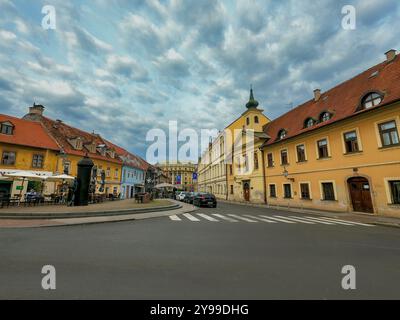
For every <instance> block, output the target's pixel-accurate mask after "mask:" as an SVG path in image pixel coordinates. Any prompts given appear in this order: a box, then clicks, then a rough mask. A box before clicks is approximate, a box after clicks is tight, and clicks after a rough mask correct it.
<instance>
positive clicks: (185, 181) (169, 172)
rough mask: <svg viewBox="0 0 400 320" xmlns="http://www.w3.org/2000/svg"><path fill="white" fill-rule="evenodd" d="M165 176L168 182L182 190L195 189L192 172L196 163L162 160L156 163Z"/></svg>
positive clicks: (194, 170) (195, 184)
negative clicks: (162, 161)
mask: <svg viewBox="0 0 400 320" xmlns="http://www.w3.org/2000/svg"><path fill="white" fill-rule="evenodd" d="M156 167H158V168H160V169H161V170H162V172H163V173H164V175H165V176H167V179H168V182H169V183H170V184H173V185H175V186H176V188H177V189H180V190H184V191H197V190H195V187H196V186H197V183H195V181H193V174H194V173H195V172H196V165H195V164H193V163H190V162H189V163H182V162H179V161H177V162H164V163H161V164H156Z"/></svg>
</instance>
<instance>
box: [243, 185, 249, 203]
mask: <svg viewBox="0 0 400 320" xmlns="http://www.w3.org/2000/svg"><path fill="white" fill-rule="evenodd" d="M243 196H244V200H245V201H250V183H249V182H245V183H244V184H243Z"/></svg>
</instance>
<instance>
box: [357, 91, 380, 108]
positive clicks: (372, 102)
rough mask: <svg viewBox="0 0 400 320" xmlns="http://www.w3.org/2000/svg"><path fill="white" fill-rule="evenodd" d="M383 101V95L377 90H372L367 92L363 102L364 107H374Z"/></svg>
mask: <svg viewBox="0 0 400 320" xmlns="http://www.w3.org/2000/svg"><path fill="white" fill-rule="evenodd" d="M381 102H382V95H380V94H379V93H376V92H372V93H369V94H367V95H366V96H365V97H364V98H363V99H362V102H361V105H362V108H363V109H369V108H372V107H375V106H377V105H378V104H380V103H381Z"/></svg>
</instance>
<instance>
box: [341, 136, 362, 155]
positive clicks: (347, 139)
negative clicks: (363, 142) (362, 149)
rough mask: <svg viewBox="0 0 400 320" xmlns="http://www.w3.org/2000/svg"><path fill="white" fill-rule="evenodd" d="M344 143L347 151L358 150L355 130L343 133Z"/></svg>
mask: <svg viewBox="0 0 400 320" xmlns="http://www.w3.org/2000/svg"><path fill="white" fill-rule="evenodd" d="M344 144H345V146H346V152H347V153H352V152H358V151H359V148H358V141H357V132H356V131H350V132H346V133H345V134H344Z"/></svg>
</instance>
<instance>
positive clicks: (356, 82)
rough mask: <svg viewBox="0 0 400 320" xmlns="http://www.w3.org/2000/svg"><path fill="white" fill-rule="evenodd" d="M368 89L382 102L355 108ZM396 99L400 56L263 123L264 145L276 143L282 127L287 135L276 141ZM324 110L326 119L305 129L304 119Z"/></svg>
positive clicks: (399, 75) (399, 91) (399, 82)
mask: <svg viewBox="0 0 400 320" xmlns="http://www.w3.org/2000/svg"><path fill="white" fill-rule="evenodd" d="M376 72H377V73H376ZM369 92H379V93H381V94H383V100H382V102H381V104H379V105H378V106H375V107H373V108H370V109H366V110H358V107H359V106H360V103H361V99H362V98H363V97H364V96H365V95H366V94H367V93H369ZM399 99H400V57H399V55H397V56H396V58H395V59H394V60H393V61H391V62H386V61H385V62H382V63H380V64H378V65H376V66H374V67H372V68H370V69H368V70H366V71H364V72H363V73H361V74H359V75H357V76H355V77H354V78H352V79H350V80H347V81H345V82H343V83H341V84H339V85H338V86H336V87H334V88H332V89H330V90H328V91H326V92H324V93H322V94H321V98H320V99H319V100H318V101H317V102H315V101H314V99H312V100H310V101H307V102H306V103H304V104H302V105H299V106H298V107H296V108H295V109H293V110H291V111H289V112H287V113H285V114H283V115H282V116H280V117H279V118H277V119H275V120H273V121H271V122H270V123H268V124H266V125H265V126H264V128H263V130H264V132H265V133H267V134H268V135H269V136H271V139H270V140H269V141H268V142H266V143H265V145H271V144H273V143H275V142H277V141H278V140H277V137H278V133H279V131H280V130H281V129H285V130H286V131H287V135H286V137H285V138H284V139H282V140H279V141H284V140H287V139H290V138H292V137H294V136H297V135H299V134H302V133H304V132H308V131H312V130H315V129H318V128H321V127H323V126H326V125H328V124H331V123H334V122H337V121H340V120H343V119H346V118H348V117H351V116H353V115H354V114H360V113H363V112H367V111H369V110H372V109H376V108H381V107H382V106H384V105H387V104H390V103H393V102H395V101H397V100H399ZM324 111H329V112H330V113H331V114H332V118H331V119H330V120H329V121H326V122H322V123H318V124H316V125H314V126H312V127H310V128H304V121H305V120H306V119H307V118H313V119H319V116H320V115H321V113H322V112H324Z"/></svg>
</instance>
